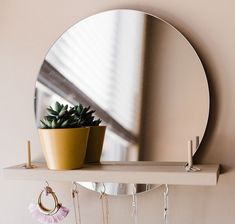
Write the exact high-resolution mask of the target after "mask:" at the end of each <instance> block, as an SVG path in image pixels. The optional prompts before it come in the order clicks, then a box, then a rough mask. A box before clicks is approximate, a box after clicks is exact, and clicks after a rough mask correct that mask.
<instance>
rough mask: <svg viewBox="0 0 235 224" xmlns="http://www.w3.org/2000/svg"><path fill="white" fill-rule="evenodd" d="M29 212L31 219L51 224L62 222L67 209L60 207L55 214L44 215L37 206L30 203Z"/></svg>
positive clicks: (43, 223)
mask: <svg viewBox="0 0 235 224" xmlns="http://www.w3.org/2000/svg"><path fill="white" fill-rule="evenodd" d="M29 212H30V213H31V215H32V217H33V218H35V219H36V220H37V221H39V222H40V223H42V224H50V223H52V224H53V223H58V222H60V221H62V220H63V219H64V218H65V217H66V216H67V215H68V213H69V209H67V208H65V207H63V206H61V207H60V208H59V210H58V211H57V212H56V213H55V214H53V215H46V214H43V213H42V212H41V211H40V210H39V208H38V206H37V204H34V203H31V204H30V205H29Z"/></svg>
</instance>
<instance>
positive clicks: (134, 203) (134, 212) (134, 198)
mask: <svg viewBox="0 0 235 224" xmlns="http://www.w3.org/2000/svg"><path fill="white" fill-rule="evenodd" d="M136 192H137V190H136V184H133V188H132V216H133V217H134V223H135V224H137V223H138V207H137V196H136Z"/></svg>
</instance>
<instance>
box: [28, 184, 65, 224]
mask: <svg viewBox="0 0 235 224" xmlns="http://www.w3.org/2000/svg"><path fill="white" fill-rule="evenodd" d="M46 183H47V186H46V187H45V188H44V189H43V190H42V191H41V193H40V194H39V196H38V202H37V203H36V204H35V203H31V204H30V205H29V212H30V213H31V215H32V217H33V218H35V219H36V220H37V221H39V222H40V223H43V224H46V223H58V222H60V221H62V220H63V219H64V218H65V217H66V216H67V215H68V213H69V209H67V208H65V207H63V206H62V204H61V203H59V201H58V198H57V196H56V194H55V192H54V191H53V190H52V188H51V187H50V186H49V184H48V182H46ZM43 196H46V197H48V196H51V197H52V199H53V202H54V206H53V208H52V209H48V208H46V206H44V205H43V203H42V197H43Z"/></svg>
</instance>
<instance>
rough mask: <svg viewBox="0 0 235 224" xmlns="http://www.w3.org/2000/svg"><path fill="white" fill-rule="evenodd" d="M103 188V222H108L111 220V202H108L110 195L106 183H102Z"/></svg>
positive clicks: (101, 195)
mask: <svg viewBox="0 0 235 224" xmlns="http://www.w3.org/2000/svg"><path fill="white" fill-rule="evenodd" d="M102 186H103V189H102V190H101V191H100V199H101V206H102V217H103V224H108V221H109V219H108V218H109V204H108V197H107V194H106V188H105V185H104V183H103V184H102Z"/></svg>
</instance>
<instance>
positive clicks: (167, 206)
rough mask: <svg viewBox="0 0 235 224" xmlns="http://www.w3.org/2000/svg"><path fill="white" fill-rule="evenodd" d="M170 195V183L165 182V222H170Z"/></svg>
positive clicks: (165, 223) (166, 223)
mask: <svg viewBox="0 0 235 224" xmlns="http://www.w3.org/2000/svg"><path fill="white" fill-rule="evenodd" d="M168 196H169V188H168V185H167V184H165V191H164V224H168V212H169V211H168V210H169V205H168Z"/></svg>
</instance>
